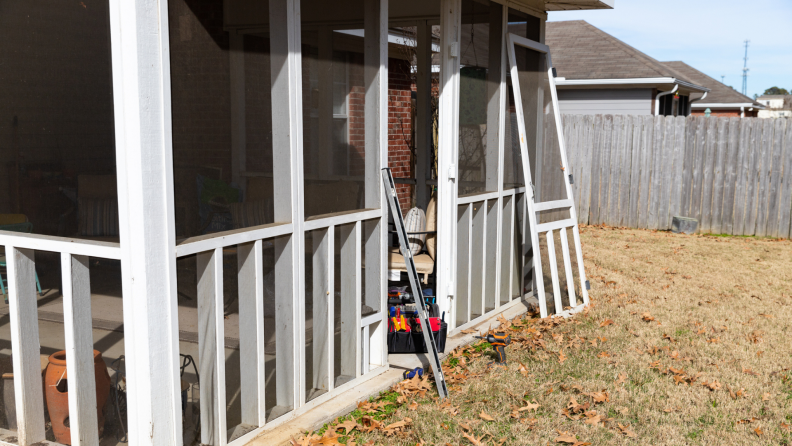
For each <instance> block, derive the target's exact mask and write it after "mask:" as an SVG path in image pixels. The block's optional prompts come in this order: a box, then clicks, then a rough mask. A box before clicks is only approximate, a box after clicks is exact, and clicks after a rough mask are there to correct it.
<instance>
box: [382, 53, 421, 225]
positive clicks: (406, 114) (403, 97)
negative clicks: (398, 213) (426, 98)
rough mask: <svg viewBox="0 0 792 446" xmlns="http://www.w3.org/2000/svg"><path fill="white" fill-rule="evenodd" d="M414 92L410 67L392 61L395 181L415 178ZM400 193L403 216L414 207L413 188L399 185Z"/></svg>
mask: <svg viewBox="0 0 792 446" xmlns="http://www.w3.org/2000/svg"><path fill="white" fill-rule="evenodd" d="M412 91H413V80H412V76H411V75H410V64H409V63H408V62H407V61H404V60H400V59H388V167H390V168H391V171H392V173H393V177H394V178H413V177H414V176H415V173H414V168H413V165H414V162H413V159H412V152H411V150H410V146H411V145H412V131H413V127H412V122H413V116H412V110H413V107H412ZM396 191H397V194H398V196H399V204H400V205H401V208H402V213H404V214H406V213H407V211H409V210H410V208H411V207H412V206H413V200H412V191H413V186H412V185H409V184H397V185H396Z"/></svg>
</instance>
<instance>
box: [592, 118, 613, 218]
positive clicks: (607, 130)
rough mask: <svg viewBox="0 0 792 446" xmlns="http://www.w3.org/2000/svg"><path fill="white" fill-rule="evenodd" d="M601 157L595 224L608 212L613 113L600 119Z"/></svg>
mask: <svg viewBox="0 0 792 446" xmlns="http://www.w3.org/2000/svg"><path fill="white" fill-rule="evenodd" d="M602 124H603V128H602V146H601V148H600V149H601V150H602V157H601V158H600V162H601V164H600V175H601V176H602V179H601V180H600V181H601V183H600V192H599V209H598V210H597V222H596V224H602V223H605V218H606V217H607V213H608V198H609V197H608V193H609V191H610V168H611V141H613V115H605V119H603V121H602Z"/></svg>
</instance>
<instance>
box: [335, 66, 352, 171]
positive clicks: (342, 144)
mask: <svg viewBox="0 0 792 446" xmlns="http://www.w3.org/2000/svg"><path fill="white" fill-rule="evenodd" d="M349 94H350V90H349V70H348V66H347V53H345V52H341V51H334V52H333V173H334V174H336V175H348V174H349Z"/></svg>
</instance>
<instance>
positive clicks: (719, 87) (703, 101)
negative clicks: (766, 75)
mask: <svg viewBox="0 0 792 446" xmlns="http://www.w3.org/2000/svg"><path fill="white" fill-rule="evenodd" d="M663 64H665V65H667V66H669V67H671V68H672V69H674V70H676V71H678V72H679V73H682V74H683V75H684V76H685V77H686V78H687V79H690V80H691V81H692V82H695V83H696V84H698V85H701V86H703V87H706V88H708V89H709V90H710V91H709V93H706V94H704V95H703V96H702V95H698V97H696V98H694V99H691V101H690V102H691V107H692V113H691V114H693V115H696V116H703V115H705V113H706V111H707V109H709V110H710V116H726V117H743V118H744V117H756V115H757V112H760V110H762V109H764V108H765V106H764V105H762V104H760V103H759V102H757V101H754V100H753V99H751V98H749V97H748V96H745V95H744V94H742V93H740V92H738V91H737V90H735V89H734V88H732V87H729V86H728V85H726V84H724V83H723V82H721V81H719V80H717V79H714V78H712V77H710V76H707V75H706V74H704V73H702V72H701V71H699V70H697V69H695V68H693V67H691V66H690V65H688V64H686V63H685V62H681V61H676V62H663Z"/></svg>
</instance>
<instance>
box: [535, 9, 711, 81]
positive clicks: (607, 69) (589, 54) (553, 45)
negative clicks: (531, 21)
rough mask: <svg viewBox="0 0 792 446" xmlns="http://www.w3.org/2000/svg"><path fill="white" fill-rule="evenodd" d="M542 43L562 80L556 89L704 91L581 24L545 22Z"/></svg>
mask: <svg viewBox="0 0 792 446" xmlns="http://www.w3.org/2000/svg"><path fill="white" fill-rule="evenodd" d="M545 43H546V44H547V45H548V46H549V47H550V51H551V55H552V58H553V66H554V67H555V68H556V70H557V71H558V75H559V76H561V77H563V78H565V79H564V80H563V81H561V82H559V85H576V83H574V82H570V81H590V82H578V83H579V84H586V85H591V84H594V83H596V82H595V81H597V80H624V81H630V80H637V82H636V84H647V83H655V84H670V85H673V84H675V83H677V84H680V85H683V86H685V87H686V88H687V89H689V90H693V91H707V88H705V87H703V86H701V85H697V84H696V83H695V82H693V81H692V80H690V79H688V78H687V77H686V76H685V75H684V74H683V73H680V72H679V71H677V70H675V69H674V68H673V67H670V66H667V65H666V64H663V63H662V62H660V61H658V60H656V59H654V58H652V57H651V56H648V55H646V54H644V53H642V52H640V51H638V50H637V49H635V48H633V47H631V46H630V45H627V44H626V43H624V42H622V41H621V40H619V39H617V38H615V37H613V36H611V35H610V34H608V33H606V32H604V31H602V30H601V29H599V28H596V27H595V26H592V25H591V24H589V23H588V22H586V21H584V20H571V21H564V22H547V28H546V35H545ZM612 83H613V82H602V84H612ZM622 83H624V82H622ZM670 88H671V87H670V86H669V88H668V89H670Z"/></svg>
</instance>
